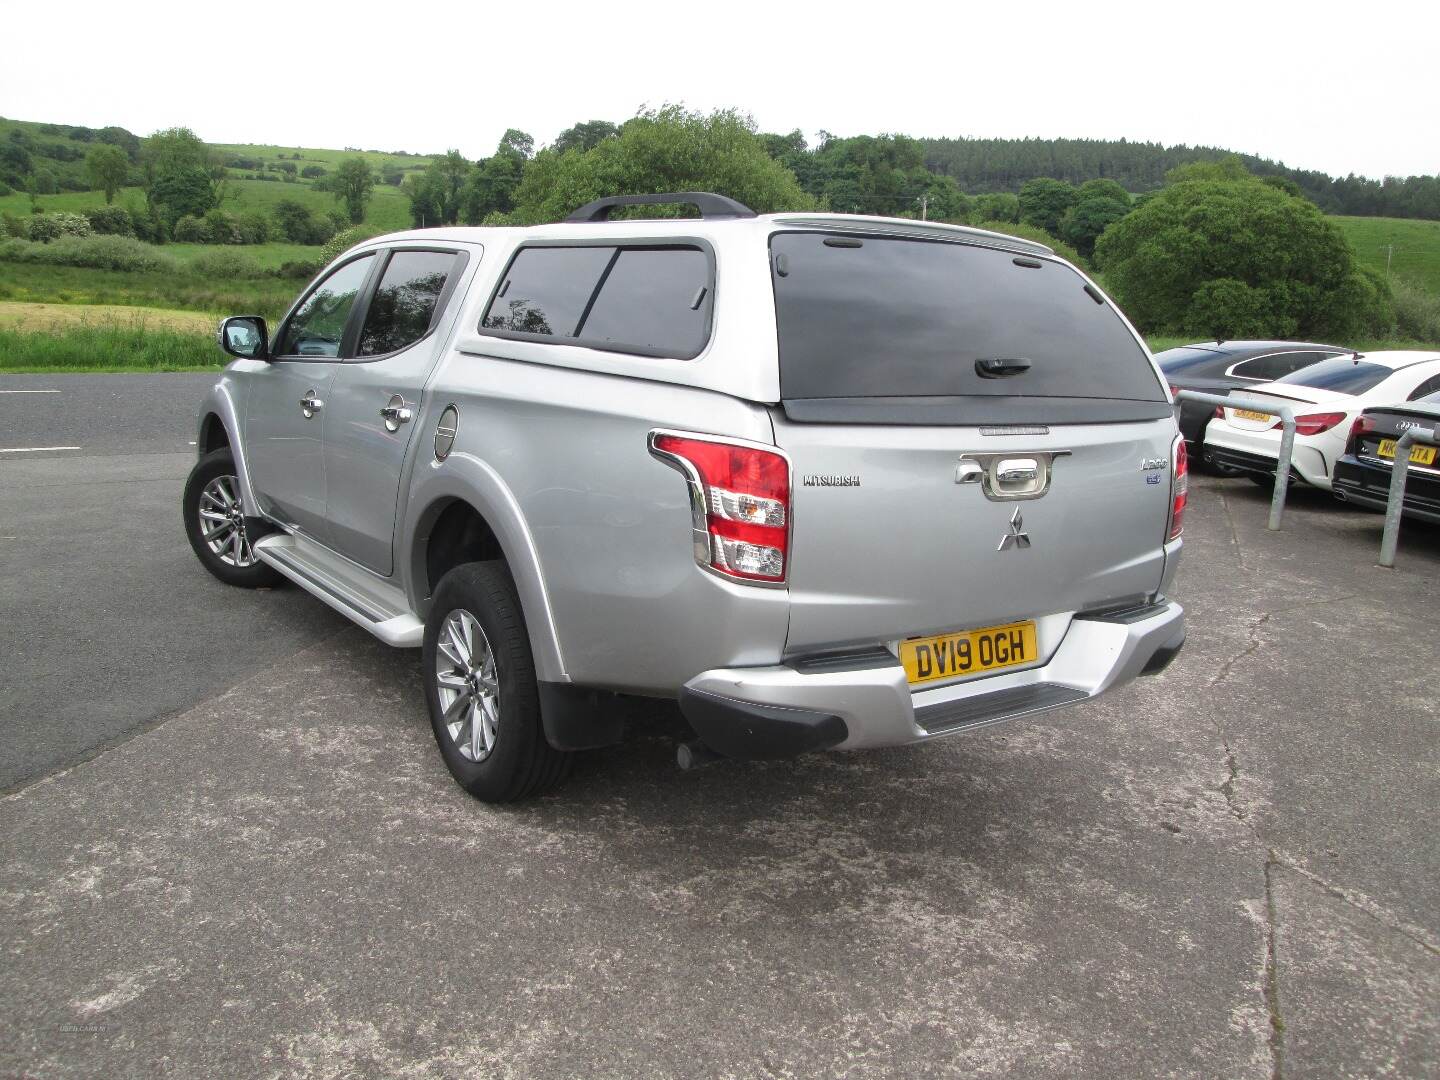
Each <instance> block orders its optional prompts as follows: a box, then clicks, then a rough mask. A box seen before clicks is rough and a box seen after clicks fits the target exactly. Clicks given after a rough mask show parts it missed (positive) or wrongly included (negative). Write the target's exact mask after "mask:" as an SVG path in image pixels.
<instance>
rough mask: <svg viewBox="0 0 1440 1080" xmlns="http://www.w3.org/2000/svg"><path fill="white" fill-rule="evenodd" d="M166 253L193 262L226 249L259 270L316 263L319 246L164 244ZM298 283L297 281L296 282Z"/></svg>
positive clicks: (162, 249) (163, 249)
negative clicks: (202, 256) (290, 263)
mask: <svg viewBox="0 0 1440 1080" xmlns="http://www.w3.org/2000/svg"><path fill="white" fill-rule="evenodd" d="M160 250H161V251H163V252H164V253H165V254H166V255H173V256H174V257H175V258H177V259H179V260H180V261H181V262H187V263H188V262H193V261H194V260H195V258H196V257H197V256H200V255H205V254H210V253H213V252H216V251H228V252H231V253H233V254H235V255H237V256H239V257H240V258H242V259H249V260H250V261H251V262H253V263H255V265H256V266H258V267H259V268H260V269H261V270H275V269H278V268H279V267H281V266H284V265H285V264H286V263H287V262H308V263H316V262H318V261H319V259H320V252H321V250H322V249H321V248H320V247H318V246H311V245H308V244H285V243H278V242H277V243H270V244H244V245H236V246H233V247H231V246H216V245H215V244H166V245H165V246H164V247H163V248H161V249H160ZM297 285H298V282H297Z"/></svg>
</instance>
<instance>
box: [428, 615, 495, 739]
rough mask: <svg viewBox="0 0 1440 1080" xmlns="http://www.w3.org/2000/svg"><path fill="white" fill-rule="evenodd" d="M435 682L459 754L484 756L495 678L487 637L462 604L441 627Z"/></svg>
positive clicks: (490, 730) (490, 736)
mask: <svg viewBox="0 0 1440 1080" xmlns="http://www.w3.org/2000/svg"><path fill="white" fill-rule="evenodd" d="M435 683H436V688H437V689H438V690H439V692H440V709H441V712H442V714H443V722H444V724H445V729H446V730H447V731H448V732H449V733H450V738H451V740H452V741H453V742H454V743H455V748H456V749H457V750H459V751H460V756H461V757H463V758H466V759H467V760H469V761H484V760H485V759H486V758H487V757H489V756H490V753H491V751H493V750H494V749H495V737H496V733H497V731H498V728H499V724H500V682H499V675H498V673H497V671H496V669H495V653H494V652H493V651H492V650H491V648H490V641H489V639H488V638H486V636H485V631H484V630H482V629H481V628H480V622H479V620H477V619H476V618H475V616H474V615H472V614H470V612H468V611H466V610H464V609H463V608H457V609H456V610H455V611H452V612H450V614H449V615H447V616H446V617H445V622H444V623H443V624H442V625H441V627H440V636H439V638H438V639H437V641H436V645H435Z"/></svg>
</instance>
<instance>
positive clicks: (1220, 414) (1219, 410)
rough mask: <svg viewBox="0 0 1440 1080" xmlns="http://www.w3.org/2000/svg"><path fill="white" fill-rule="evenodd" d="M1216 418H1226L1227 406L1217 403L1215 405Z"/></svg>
mask: <svg viewBox="0 0 1440 1080" xmlns="http://www.w3.org/2000/svg"><path fill="white" fill-rule="evenodd" d="M1214 418H1215V419H1216V420H1224V419H1225V406H1224V405H1216V406H1215V414H1214Z"/></svg>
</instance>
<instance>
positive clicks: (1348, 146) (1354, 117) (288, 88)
mask: <svg viewBox="0 0 1440 1080" xmlns="http://www.w3.org/2000/svg"><path fill="white" fill-rule="evenodd" d="M5 27H6V37H7V38H8V44H7V46H6V48H5V50H4V51H5V57H4V63H3V65H0V115H4V116H7V117H11V118H16V119H22V120H41V121H50V122H55V123H69V124H85V125H89V126H92V127H101V126H104V125H107V124H118V125H120V126H122V127H126V128H129V129H130V130H131V131H134V132H136V133H137V134H141V135H146V134H149V133H150V132H151V131H154V130H156V129H157V128H161V127H170V126H175V125H183V126H186V127H190V128H193V129H194V130H195V131H196V133H197V134H199V135H200V136H201V137H202V138H204V139H206V140H208V141H210V142H256V143H278V144H281V145H287V146H315V147H343V146H357V147H363V148H366V149H378V150H411V151H418V152H434V151H440V150H444V149H446V148H448V147H456V148H458V149H460V150H461V151H462V152H463V153H464V154H465V155H466V156H467V157H471V158H477V157H481V156H484V155H486V154H488V153H489V152H490V151H491V150H492V149H493V148H494V146H495V143H496V142H497V141H498V139H499V137H500V135H501V134H502V133H503V132H504V130H505V129H506V128H508V127H518V128H521V129H522V130H524V131H528V132H529V133H530V134H532V135H533V136H534V137H535V140H536V143H537V144H543V143H545V142H547V141H549V140H550V139H553V138H554V137H555V135H556V134H558V133H559V132H560V131H561V130H562V129H564V128H566V127H568V126H569V125H570V124H572V123H574V122H576V121H578V120H590V119H605V120H614V121H619V120H623V119H624V118H626V117H628V116H631V115H634V113H635V111H636V110H637V109H638V108H640V107H641V106H642V105H646V104H649V105H658V104H661V103H664V102H683V103H684V104H685V105H687V106H689V107H691V108H697V109H703V110H709V109H713V108H719V107H730V106H733V107H736V108H739V109H742V110H744V111H745V112H748V113H750V114H751V115H752V116H753V117H754V118H755V120H756V122H757V123H758V124H759V125H760V127H761V129H762V130H767V131H790V130H792V129H794V128H800V129H801V130H803V131H805V132H806V133H807V134H809V135H811V136H812V137H813V134H814V133H815V132H816V131H818V130H820V129H822V128H823V129H826V130H829V131H831V132H834V133H835V134H837V135H852V134H861V133H878V132H884V131H896V132H904V133H906V134H910V135H916V136H946V135H948V136H960V135H969V136H996V137H1023V136H1027V135H1030V136H1042V137H1054V136H1070V137H1090V138H1120V137H1122V136H1123V137H1125V138H1128V139H1132V140H1148V141H1154V142H1164V143H1167V144H1173V143H1189V144H1192V145H1193V144H1205V145H1212V146H1221V147H1226V148H1228V149H1232V150H1238V151H1244V152H1250V153H1256V154H1261V155H1263V156H1266V157H1270V158H1275V159H1278V160H1281V161H1284V162H1285V164H1287V165H1290V166H1294V167H1298V168H1309V169H1321V170H1323V171H1325V172H1329V173H1331V174H1344V173H1348V172H1352V171H1353V172H1356V173H1360V174H1362V175H1368V176H1377V177H1378V176H1384V175H1386V174H1398V175H1409V174H1412V173H1435V172H1437V171H1440V77H1437V74H1436V68H1435V64H1434V52H1433V50H1434V46H1435V43H1436V41H1437V40H1440V4H1437V3H1435V2H1434V0H1413V2H1410V3H1398V2H1395V0H1372V2H1369V3H1358V4H1357V3H1354V2H1353V0H1352V2H1349V3H1346V4H1343V5H1340V4H1336V5H1330V4H1322V3H1317V2H1307V3H1303V4H1300V3H1285V4H1280V3H1274V2H1272V0H1249V2H1246V3H1231V2H1228V0H1212V2H1207V3H1185V4H1183V5H1182V4H1174V3H1167V2H1166V0H1151V2H1149V3H1129V2H1111V3H1088V4H1087V3H1074V2H1070V3H1065V4H1063V5H1056V6H1054V8H1053V9H1051V8H1049V7H1047V6H1046V5H1044V4H1042V3H1037V2H1035V0H1030V2H1016V0H1008V2H992V3H987V4H967V3H963V2H959V3H957V2H954V0H951V2H949V3H945V4H943V5H938V6H936V7H934V8H933V9H931V8H930V7H928V6H926V5H917V4H900V3H895V4H888V3H875V2H873V0H872V2H870V3H864V4H850V3H846V2H843V0H833V2H827V3H823V4H820V3H810V2H807V3H803V4H802V3H789V4H787V3H784V2H783V0H778V2H777V0H771V2H769V3H763V4H757V3H750V2H748V0H722V2H712V3H705V4H702V3H667V4H630V5H626V4H623V3H621V4H616V3H609V4H595V3H534V2H532V3H529V4H524V3H513V4H506V5H497V4H490V3H485V2H484V0H468V2H465V3H455V4H452V3H448V2H446V3H439V2H427V0H421V2H418V3H415V2H412V3H408V4H399V3H394V2H390V3H386V4H385V5H383V6H376V7H371V6H370V5H368V4H364V3H344V4H341V3H326V4H323V5H319V4H315V5H312V4H310V3H307V2H306V0H290V2H288V3H271V2H268V0H255V2H247V3H240V4H230V3H225V4H220V3H214V2H206V0H190V2H187V3H148V2H146V0H140V2H139V3H137V4H117V3H114V2H113V0H105V2H104V3H94V2H93V0H87V2H80V3H75V2H72V3H65V4H56V5H51V4H33V3H32V4H26V5H23V6H12V7H10V8H9V9H8V10H7V13H6V16H5Z"/></svg>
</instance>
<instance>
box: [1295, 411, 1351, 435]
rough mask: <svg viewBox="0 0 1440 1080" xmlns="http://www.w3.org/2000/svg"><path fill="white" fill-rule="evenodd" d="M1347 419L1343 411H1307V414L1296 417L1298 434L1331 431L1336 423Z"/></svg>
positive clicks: (1296, 431) (1315, 433) (1316, 433)
mask: <svg viewBox="0 0 1440 1080" xmlns="http://www.w3.org/2000/svg"><path fill="white" fill-rule="evenodd" d="M1344 421H1345V414H1344V413H1343V412H1319V413H1307V414H1306V415H1305V416H1297V417H1295V434H1296V435H1319V434H1320V433H1321V432H1322V431H1329V430H1330V429H1331V428H1333V427H1334V426H1335V425H1336V424H1340V423H1343V422H1344Z"/></svg>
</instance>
